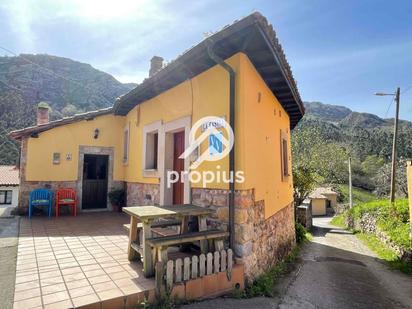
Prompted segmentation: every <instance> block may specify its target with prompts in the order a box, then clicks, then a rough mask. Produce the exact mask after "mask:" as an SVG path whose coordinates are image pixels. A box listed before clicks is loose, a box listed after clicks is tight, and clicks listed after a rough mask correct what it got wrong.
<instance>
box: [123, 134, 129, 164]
mask: <svg viewBox="0 0 412 309" xmlns="http://www.w3.org/2000/svg"><path fill="white" fill-rule="evenodd" d="M128 161H129V128H128V127H127V128H126V129H124V132H123V163H127V162H128Z"/></svg>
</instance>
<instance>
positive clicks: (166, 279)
mask: <svg viewBox="0 0 412 309" xmlns="http://www.w3.org/2000/svg"><path fill="white" fill-rule="evenodd" d="M232 268H233V251H232V249H227V250H221V251H215V252H214V253H211V252H209V253H208V254H206V255H205V254H201V255H199V256H196V255H194V256H192V257H191V258H189V257H185V258H184V259H183V260H182V259H181V258H179V259H177V260H169V261H167V264H166V265H164V264H163V263H161V262H158V263H157V264H156V288H157V290H158V291H159V292H160V293H161V292H162V290H163V291H164V289H165V288H167V290H168V291H171V289H172V288H173V284H174V283H181V282H185V281H188V280H190V279H196V278H200V277H203V276H206V275H211V274H217V273H218V272H223V271H226V272H227V273H228V278H230V276H231V273H232Z"/></svg>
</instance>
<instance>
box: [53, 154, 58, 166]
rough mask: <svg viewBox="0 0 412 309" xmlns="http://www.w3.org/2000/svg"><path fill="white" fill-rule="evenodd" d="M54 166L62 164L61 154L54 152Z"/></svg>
mask: <svg viewBox="0 0 412 309" xmlns="http://www.w3.org/2000/svg"><path fill="white" fill-rule="evenodd" d="M53 164H60V152H53Z"/></svg>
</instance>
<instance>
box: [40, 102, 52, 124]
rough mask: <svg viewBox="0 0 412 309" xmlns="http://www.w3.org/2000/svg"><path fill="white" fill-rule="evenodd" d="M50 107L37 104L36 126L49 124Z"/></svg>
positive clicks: (45, 104) (44, 104) (43, 103)
mask: <svg viewBox="0 0 412 309" xmlns="http://www.w3.org/2000/svg"><path fill="white" fill-rule="evenodd" d="M49 111H50V106H49V104H47V103H46V102H40V103H39V104H37V125H38V126H39V125H42V124H46V123H48V122H49Z"/></svg>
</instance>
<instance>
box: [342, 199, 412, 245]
mask: <svg viewBox="0 0 412 309" xmlns="http://www.w3.org/2000/svg"><path fill="white" fill-rule="evenodd" d="M366 213H369V214H374V215H375V216H376V218H377V226H378V227H379V228H380V229H381V230H382V231H383V232H385V233H386V234H387V235H388V236H389V238H390V239H391V240H392V241H393V242H394V243H396V244H397V245H399V246H401V247H403V248H405V249H409V250H410V249H412V242H411V239H410V225H409V205H408V200H407V199H400V200H397V201H396V202H395V204H394V205H391V203H390V202H389V201H388V200H376V201H373V202H368V203H362V204H359V205H356V206H355V207H353V208H352V209H349V210H348V211H347V213H346V215H347V216H348V217H351V218H353V219H360V218H361V217H362V216H363V215H364V214H366Z"/></svg>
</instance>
